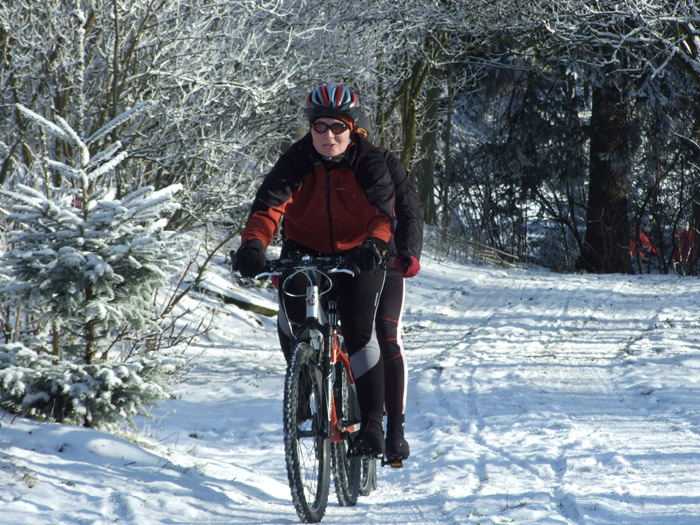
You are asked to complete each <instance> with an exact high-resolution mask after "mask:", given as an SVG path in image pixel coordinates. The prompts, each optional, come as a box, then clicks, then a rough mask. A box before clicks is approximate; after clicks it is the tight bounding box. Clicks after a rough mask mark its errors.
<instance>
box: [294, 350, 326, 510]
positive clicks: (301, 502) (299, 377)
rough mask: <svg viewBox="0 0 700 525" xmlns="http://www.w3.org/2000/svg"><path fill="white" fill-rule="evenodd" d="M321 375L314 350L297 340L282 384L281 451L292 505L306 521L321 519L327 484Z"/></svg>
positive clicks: (324, 507) (324, 505)
mask: <svg viewBox="0 0 700 525" xmlns="http://www.w3.org/2000/svg"><path fill="white" fill-rule="evenodd" d="M322 391H323V387H322V375H321V371H320V370H319V368H318V366H317V364H316V353H315V351H314V349H313V348H312V347H311V346H310V345H309V344H308V343H299V344H298V345H297V346H296V347H295V348H294V352H293V354H292V361H291V363H290V365H289V369H288V370H287V376H286V379H285V384H284V409H283V426H284V452H285V458H286V463H287V477H288V478H289V488H290V489H291V491H292V500H293V502H294V508H295V509H296V511H297V514H298V515H299V518H301V520H302V521H304V522H306V523H316V522H319V521H321V519H322V518H323V514H324V513H325V511H326V505H327V504H328V491H329V487H330V439H329V438H324V437H323V435H322V432H321V429H322V420H321V418H322V417H323V415H322V414H321V395H322Z"/></svg>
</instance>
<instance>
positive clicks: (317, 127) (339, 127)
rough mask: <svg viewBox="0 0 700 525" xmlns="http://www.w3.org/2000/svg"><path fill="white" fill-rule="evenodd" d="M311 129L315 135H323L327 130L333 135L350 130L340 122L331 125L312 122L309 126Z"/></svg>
mask: <svg viewBox="0 0 700 525" xmlns="http://www.w3.org/2000/svg"><path fill="white" fill-rule="evenodd" d="M311 128H312V129H313V130H314V131H315V132H316V133H325V132H326V131H328V130H329V129H330V130H331V131H332V132H333V134H334V135H340V134H341V133H343V132H344V131H346V130H348V129H350V126H348V125H347V124H343V123H342V122H334V123H333V124H326V123H325V122H314V123H313V124H311Z"/></svg>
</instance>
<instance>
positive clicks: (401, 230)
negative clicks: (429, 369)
mask: <svg viewBox="0 0 700 525" xmlns="http://www.w3.org/2000/svg"><path fill="white" fill-rule="evenodd" d="M357 133H359V134H361V135H363V136H364V137H365V138H366V139H367V140H369V141H371V139H372V128H371V126H370V123H369V119H368V118H367V117H366V116H365V115H364V114H361V115H360V116H359V118H358V119H357ZM378 149H379V151H381V152H382V154H383V155H384V158H385V159H386V161H387V165H388V166H389V172H390V173H391V178H392V181H393V183H394V192H395V194H396V201H395V206H394V208H395V213H396V220H397V225H396V231H395V232H394V237H393V239H392V246H391V249H390V253H391V254H392V257H391V258H390V260H389V264H388V265H387V267H388V269H387V274H386V280H385V281H384V289H383V290H382V296H381V299H380V300H379V307H378V308H377V317H376V329H377V339H378V341H379V347H380V349H381V352H382V358H383V360H384V385H385V386H384V388H385V394H384V400H385V401H384V403H385V408H386V414H387V418H386V421H387V424H386V452H385V456H386V459H387V461H388V462H390V463H395V462H398V461H400V460H401V461H402V460H404V459H408V456H409V455H410V448H409V446H408V442H407V441H406V439H405V437H404V424H405V421H404V414H405V410H406V386H407V385H406V383H407V378H408V371H407V368H406V357H405V354H404V349H403V344H402V342H401V311H402V309H403V300H404V282H403V280H404V278H409V277H414V276H415V275H417V274H418V272H419V271H420V262H419V261H420V255H421V251H422V249H423V204H422V203H421V201H420V197H419V196H418V193H417V192H416V189H415V187H414V185H413V183H412V181H411V179H410V177H409V176H408V173H406V170H405V168H404V167H403V165H402V164H401V161H400V160H399V159H398V157H397V156H396V155H395V154H394V153H393V152H391V151H390V150H388V149H386V148H382V147H378ZM394 254H396V256H395V258H394ZM392 263H393V264H392Z"/></svg>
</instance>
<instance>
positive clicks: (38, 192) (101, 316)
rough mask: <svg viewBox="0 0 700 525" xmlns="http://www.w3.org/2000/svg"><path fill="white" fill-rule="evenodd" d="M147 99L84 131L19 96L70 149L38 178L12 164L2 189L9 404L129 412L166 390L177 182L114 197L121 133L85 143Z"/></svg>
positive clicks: (65, 417)
mask: <svg viewBox="0 0 700 525" xmlns="http://www.w3.org/2000/svg"><path fill="white" fill-rule="evenodd" d="M146 106H147V104H141V105H140V106H138V107H136V108H134V109H133V110H131V111H128V112H126V113H125V114H124V115H121V116H118V117H117V118H115V119H114V121H113V122H111V123H110V124H108V125H106V126H105V127H104V128H103V129H102V130H100V131H98V132H96V133H95V134H93V135H92V136H91V137H90V138H89V139H85V140H84V139H82V138H80V137H79V136H78V134H77V132H75V131H74V130H73V129H72V128H71V127H70V125H69V124H68V123H67V122H66V121H65V120H63V119H60V118H58V119H57V123H53V122H49V121H47V120H46V119H44V118H43V117H41V116H40V115H37V114H36V113H34V112H32V111H31V110H29V109H27V108H25V107H23V106H18V109H19V110H20V111H21V112H22V113H23V114H24V115H26V116H27V117H28V118H29V119H31V120H32V121H34V122H35V123H37V124H38V125H39V126H40V127H41V128H42V129H43V131H44V132H46V133H48V134H49V135H52V136H53V137H55V138H56V139H58V140H61V141H63V142H66V143H67V146H68V151H71V152H72V160H71V161H70V162H68V161H63V162H58V161H55V160H52V159H46V164H45V167H46V168H47V169H48V170H50V171H51V172H52V176H50V177H36V179H35V180H43V181H44V186H43V187H39V188H36V187H31V186H29V185H25V184H21V183H20V182H19V181H20V179H21V178H22V177H19V176H17V177H15V185H14V187H13V188H12V189H3V190H1V192H0V193H2V195H3V196H4V197H5V199H6V200H5V202H6V203H7V206H8V209H6V210H3V209H2V208H1V207H0V212H3V215H4V217H5V220H6V221H7V225H8V227H7V231H8V232H9V233H8V234H7V236H6V237H7V250H6V251H5V252H4V253H2V255H1V256H0V306H2V307H3V308H2V311H3V314H2V315H3V317H2V324H1V325H0V326H1V327H2V329H3V332H4V337H5V342H6V345H5V346H4V347H2V346H0V352H2V353H0V368H1V369H2V372H1V374H0V404H2V406H4V407H5V408H7V409H10V410H12V411H16V412H20V413H23V414H26V415H29V416H35V417H46V418H51V419H54V420H56V421H67V422H73V423H82V424H85V425H88V426H99V425H103V424H109V423H114V422H116V421H118V420H120V419H121V420H124V419H126V420H129V419H130V418H131V416H133V415H134V414H136V413H139V412H142V411H143V409H144V407H145V406H146V405H147V404H150V403H152V402H154V401H156V400H158V399H161V398H163V397H165V396H166V395H167V388H166V387H167V381H166V379H167V377H168V376H169V374H171V373H172V372H173V371H174V370H175V365H176V364H175V362H174V361H173V360H172V359H166V358H165V357H163V355H162V354H161V350H163V349H164V348H168V347H170V346H174V345H172V344H171V343H172V342H173V340H174V341H175V343H176V344H177V343H179V342H183V340H184V338H182V337H180V338H177V337H175V338H173V337H172V336H171V335H170V334H166V333H165V332H166V331H172V328H173V321H172V319H169V318H168V319H166V312H165V311H164V308H163V307H162V305H160V303H159V300H158V290H159V288H160V287H162V286H168V285H169V283H170V280H171V278H172V277H173V276H175V275H177V274H178V273H180V272H182V270H183V267H184V264H183V263H184V260H183V259H184V256H185V255H186V254H187V252H188V251H189V244H188V243H187V242H186V241H184V240H183V239H182V238H181V237H180V236H178V235H177V234H175V233H173V232H169V231H167V230H166V225H167V219H168V218H169V217H171V216H172V215H173V213H175V212H176V211H177V210H178V208H179V206H178V203H177V202H175V200H174V197H173V195H174V193H176V192H177V191H178V189H179V187H178V186H169V187H166V188H163V189H161V190H159V191H156V190H155V189H154V188H152V187H144V188H141V189H138V190H136V191H134V192H132V193H129V194H127V195H124V196H121V197H118V196H117V194H116V191H115V190H114V189H113V188H112V185H111V184H109V179H107V178H105V177H107V175H108V174H109V173H110V171H113V170H114V169H115V168H116V167H117V165H118V164H120V163H121V162H122V161H123V160H124V159H125V158H126V157H127V155H126V153H125V152H123V151H120V149H121V144H119V142H115V143H112V144H110V145H108V146H107V147H105V148H104V149H103V150H102V151H100V152H98V153H97V154H95V155H91V151H90V146H91V145H92V146H93V147H94V146H95V145H96V143H97V141H99V140H101V139H104V138H105V135H106V134H107V133H109V132H112V131H113V130H114V129H115V127H117V126H118V125H119V124H120V123H121V122H123V121H124V120H126V119H127V118H129V117H130V116H133V115H135V114H137V113H139V112H140V111H141V110H142V109H143V108H145V107H146ZM41 169H42V168H41V167H39V168H37V170H38V171H40V170H41ZM0 206H1V204H0ZM10 343H11V344H10ZM8 344H9V346H8Z"/></svg>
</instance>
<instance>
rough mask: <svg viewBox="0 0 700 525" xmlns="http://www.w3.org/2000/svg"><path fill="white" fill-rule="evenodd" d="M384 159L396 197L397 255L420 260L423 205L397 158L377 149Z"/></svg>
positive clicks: (384, 150) (395, 240)
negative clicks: (410, 256) (411, 256)
mask: <svg viewBox="0 0 700 525" xmlns="http://www.w3.org/2000/svg"><path fill="white" fill-rule="evenodd" d="M378 149H379V150H380V151H381V152H382V154H383V155H384V158H385V159H386V163H387V166H388V167H389V172H390V173H391V179H392V181H393V183H394V191H395V195H396V203H395V212H396V220H397V225H396V231H395V233H394V242H395V243H396V250H397V252H398V255H413V256H414V257H415V258H416V259H418V260H420V256H421V252H422V251H423V226H424V223H423V203H422V202H421V200H420V197H419V196H418V192H417V191H416V188H415V186H414V184H413V182H412V181H411V178H410V176H409V175H408V173H407V172H406V169H405V168H404V167H403V165H402V164H401V161H400V160H399V158H398V157H397V156H396V155H395V154H394V153H393V152H391V151H389V150H388V149H386V148H378Z"/></svg>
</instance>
